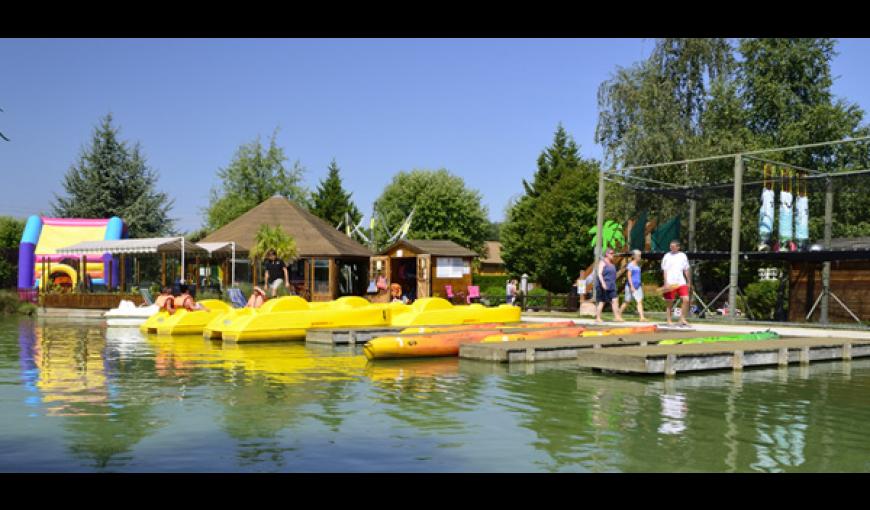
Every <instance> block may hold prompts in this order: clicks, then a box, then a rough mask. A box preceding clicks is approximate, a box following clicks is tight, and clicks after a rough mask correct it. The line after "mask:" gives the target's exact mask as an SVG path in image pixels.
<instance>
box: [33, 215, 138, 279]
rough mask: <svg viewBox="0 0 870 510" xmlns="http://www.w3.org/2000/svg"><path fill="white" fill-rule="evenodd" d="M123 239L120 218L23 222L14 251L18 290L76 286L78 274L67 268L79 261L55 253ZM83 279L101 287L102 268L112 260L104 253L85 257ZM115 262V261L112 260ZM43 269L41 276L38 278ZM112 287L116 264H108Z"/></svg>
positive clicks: (123, 229)
mask: <svg viewBox="0 0 870 510" xmlns="http://www.w3.org/2000/svg"><path fill="white" fill-rule="evenodd" d="M125 237H127V228H126V226H125V225H124V222H123V221H121V218H118V217H116V216H113V217H111V218H108V219H80V218H45V217H41V216H31V217H29V218H28V219H27V224H26V225H25V227H24V233H23V234H22V236H21V246H20V247H19V249H18V288H19V289H21V290H25V289H34V288H41V289H43V288H45V284H46V282H50V283H52V284H54V285H60V286H62V287H70V288H72V287H75V286H76V285H78V283H79V282H78V278H79V273H78V271H77V269H76V267H73V266H72V265H70V263H72V264H75V263H76V262H77V261H79V260H80V257H79V256H77V255H63V254H59V253H57V250H58V249H59V248H65V247H67V246H71V245H73V244H77V243H80V242H83V241H101V240H117V239H123V238H125ZM86 258H87V264H86V265H87V276H88V278H89V279H90V282H91V284H93V285H105V284H106V275H105V268H107V267H110V266H109V261H110V260H113V258H112V255H110V254H108V253H104V254H94V255H87V256H86ZM116 258H117V257H116ZM43 268H44V269H45V274H42V272H43ZM111 268H112V278H111V282H112V286H113V287H115V286H117V282H118V262H117V260H115V261H114V262H113V263H112V264H111Z"/></svg>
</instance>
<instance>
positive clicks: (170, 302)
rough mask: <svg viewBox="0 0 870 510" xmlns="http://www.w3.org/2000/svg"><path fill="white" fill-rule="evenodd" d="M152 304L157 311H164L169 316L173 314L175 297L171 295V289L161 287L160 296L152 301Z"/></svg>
mask: <svg viewBox="0 0 870 510" xmlns="http://www.w3.org/2000/svg"><path fill="white" fill-rule="evenodd" d="M154 304H155V305H157V308H158V309H159V310H166V311H167V312H169V314H170V315H172V314H173V313H175V297H174V296H173V295H172V289H170V288H169V287H163V289H162V290H161V291H160V295H159V296H157V299H155V300H154Z"/></svg>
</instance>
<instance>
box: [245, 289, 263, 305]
mask: <svg viewBox="0 0 870 510" xmlns="http://www.w3.org/2000/svg"><path fill="white" fill-rule="evenodd" d="M267 299H269V298H267V297H266V291H265V290H263V289H261V288H260V287H254V290H253V292H251V297H250V298H248V304H246V305H245V308H260V307H261V306H263V303H265V302H266V300H267Z"/></svg>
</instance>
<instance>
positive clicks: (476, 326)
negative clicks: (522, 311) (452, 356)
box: [399, 321, 574, 335]
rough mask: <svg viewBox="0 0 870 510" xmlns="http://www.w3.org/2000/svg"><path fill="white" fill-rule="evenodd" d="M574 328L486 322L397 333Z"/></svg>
mask: <svg viewBox="0 0 870 510" xmlns="http://www.w3.org/2000/svg"><path fill="white" fill-rule="evenodd" d="M571 326H574V322H573V321H559V322H521V323H518V324H514V323H497V322H488V323H486V324H465V325H462V326H428V327H427V326H416V327H412V328H405V329H403V330H402V331H399V334H400V335H410V334H417V335H422V334H431V333H452V332H458V331H472V330H475V329H497V330H500V331H504V330H507V329H542V328H567V327H571Z"/></svg>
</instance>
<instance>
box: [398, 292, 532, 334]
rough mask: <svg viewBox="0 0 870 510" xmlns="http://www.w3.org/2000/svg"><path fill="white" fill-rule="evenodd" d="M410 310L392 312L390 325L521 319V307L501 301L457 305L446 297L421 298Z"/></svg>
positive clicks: (406, 325) (443, 324)
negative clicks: (497, 304) (490, 304)
mask: <svg viewBox="0 0 870 510" xmlns="http://www.w3.org/2000/svg"><path fill="white" fill-rule="evenodd" d="M409 308H410V310H407V311H403V312H401V313H393V316H392V321H391V322H390V325H391V326H405V327H408V326H450V325H454V324H478V323H487V322H493V323H495V322H499V323H501V322H519V321H520V312H521V310H520V308H519V307H516V306H510V305H499V306H497V307H493V308H487V307H485V306H483V305H481V304H476V303H475V304H473V305H459V306H454V305H453V304H451V303H450V302H449V301H447V300H446V299H442V298H437V297H432V298H421V299H418V300H417V301H414V304H412V305H410V306H409Z"/></svg>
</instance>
